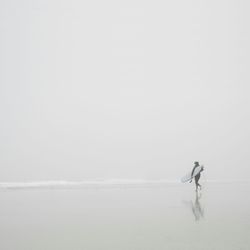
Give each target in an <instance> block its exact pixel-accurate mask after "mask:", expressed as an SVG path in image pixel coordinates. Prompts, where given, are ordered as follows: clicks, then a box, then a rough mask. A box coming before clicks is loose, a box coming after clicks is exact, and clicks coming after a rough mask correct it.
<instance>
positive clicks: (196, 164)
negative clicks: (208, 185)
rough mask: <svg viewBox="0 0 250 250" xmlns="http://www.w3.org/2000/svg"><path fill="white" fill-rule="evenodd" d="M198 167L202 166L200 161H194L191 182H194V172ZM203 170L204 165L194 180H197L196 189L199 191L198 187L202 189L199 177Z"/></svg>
mask: <svg viewBox="0 0 250 250" xmlns="http://www.w3.org/2000/svg"><path fill="white" fill-rule="evenodd" d="M197 167H200V164H199V162H198V161H196V162H194V167H193V170H192V173H191V177H192V178H191V180H190V183H191V182H192V179H193V174H194V171H195V169H196V168H197ZM202 171H203V167H202V169H201V171H200V172H199V173H198V174H197V175H196V176H195V177H194V180H195V185H196V191H198V187H199V188H200V189H201V185H200V184H199V179H200V177H201V172H202Z"/></svg>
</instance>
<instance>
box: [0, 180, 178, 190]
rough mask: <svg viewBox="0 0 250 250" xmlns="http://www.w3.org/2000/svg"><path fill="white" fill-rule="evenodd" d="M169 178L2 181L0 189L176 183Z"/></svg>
mask: <svg viewBox="0 0 250 250" xmlns="http://www.w3.org/2000/svg"><path fill="white" fill-rule="evenodd" d="M177 183H179V182H178V181H170V180H101V181H100V180H98V181H36V182H2V183H0V189H35V188H39V189H60V188H115V187H117V188H130V187H154V186H169V185H171V184H177Z"/></svg>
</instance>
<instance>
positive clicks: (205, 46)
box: [0, 0, 250, 182]
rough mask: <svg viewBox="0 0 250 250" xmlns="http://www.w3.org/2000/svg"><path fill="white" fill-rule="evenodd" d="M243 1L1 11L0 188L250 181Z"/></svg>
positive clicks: (27, 4)
mask: <svg viewBox="0 0 250 250" xmlns="http://www.w3.org/2000/svg"><path fill="white" fill-rule="evenodd" d="M249 7H250V3H249V2H248V1H236V0H235V1H232V0H231V1H225V0H219V1H218V0H217V1H184V0H182V1H181V0H180V1H167V2H166V1H155V2H152V1H138V0H135V1H109V0H108V1H77V0H72V1H59V0H57V1H56V0H50V1H48V0H43V1H42V0H34V1H28V0H23V1H17V0H10V1H7V0H2V1H1V2H0V37H1V39H0V119H1V120H0V152H1V157H0V181H1V182H4V181H31V180H32V181H36V180H37V181H43V180H75V181H77V180H78V181H79V180H92V179H95V180H96V179H156V180H157V179H169V180H179V179H180V178H181V177H182V176H183V175H184V174H186V172H187V171H189V170H190V169H191V168H192V166H193V162H194V161H200V162H201V163H202V164H204V166H205V172H204V174H205V175H206V178H207V179H211V180H214V179H220V180H232V179H250V170H249V162H250V141H249V140H250V119H249V118H250V110H249V107H250V99H249V91H250V86H249V80H250V76H249V66H250V63H249V56H250V49H249V44H250V30H249V21H250V17H249V11H248V10H249Z"/></svg>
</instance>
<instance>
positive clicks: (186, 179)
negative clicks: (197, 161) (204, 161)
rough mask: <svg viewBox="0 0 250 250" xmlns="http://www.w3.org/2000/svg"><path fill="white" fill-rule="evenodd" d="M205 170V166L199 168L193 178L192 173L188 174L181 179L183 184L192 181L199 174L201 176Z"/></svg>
mask: <svg viewBox="0 0 250 250" xmlns="http://www.w3.org/2000/svg"><path fill="white" fill-rule="evenodd" d="M203 170H204V167H203V166H199V167H197V168H196V169H195V170H194V173H193V176H191V174H192V171H190V172H189V173H188V174H186V175H185V176H183V177H182V178H181V182H187V181H190V180H191V179H193V178H194V177H195V176H196V175H197V174H199V173H200V172H201V171H203Z"/></svg>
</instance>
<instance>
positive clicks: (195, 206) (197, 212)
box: [191, 192, 204, 221]
mask: <svg viewBox="0 0 250 250" xmlns="http://www.w3.org/2000/svg"><path fill="white" fill-rule="evenodd" d="M200 199H201V194H200V195H199V196H198V193H197V192H196V197H195V202H194V203H193V202H192V201H191V203H192V212H193V214H194V217H195V220H196V221H198V220H200V219H201V218H202V217H203V216H204V210H203V209H202V207H201V204H200V201H199V200H200Z"/></svg>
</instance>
